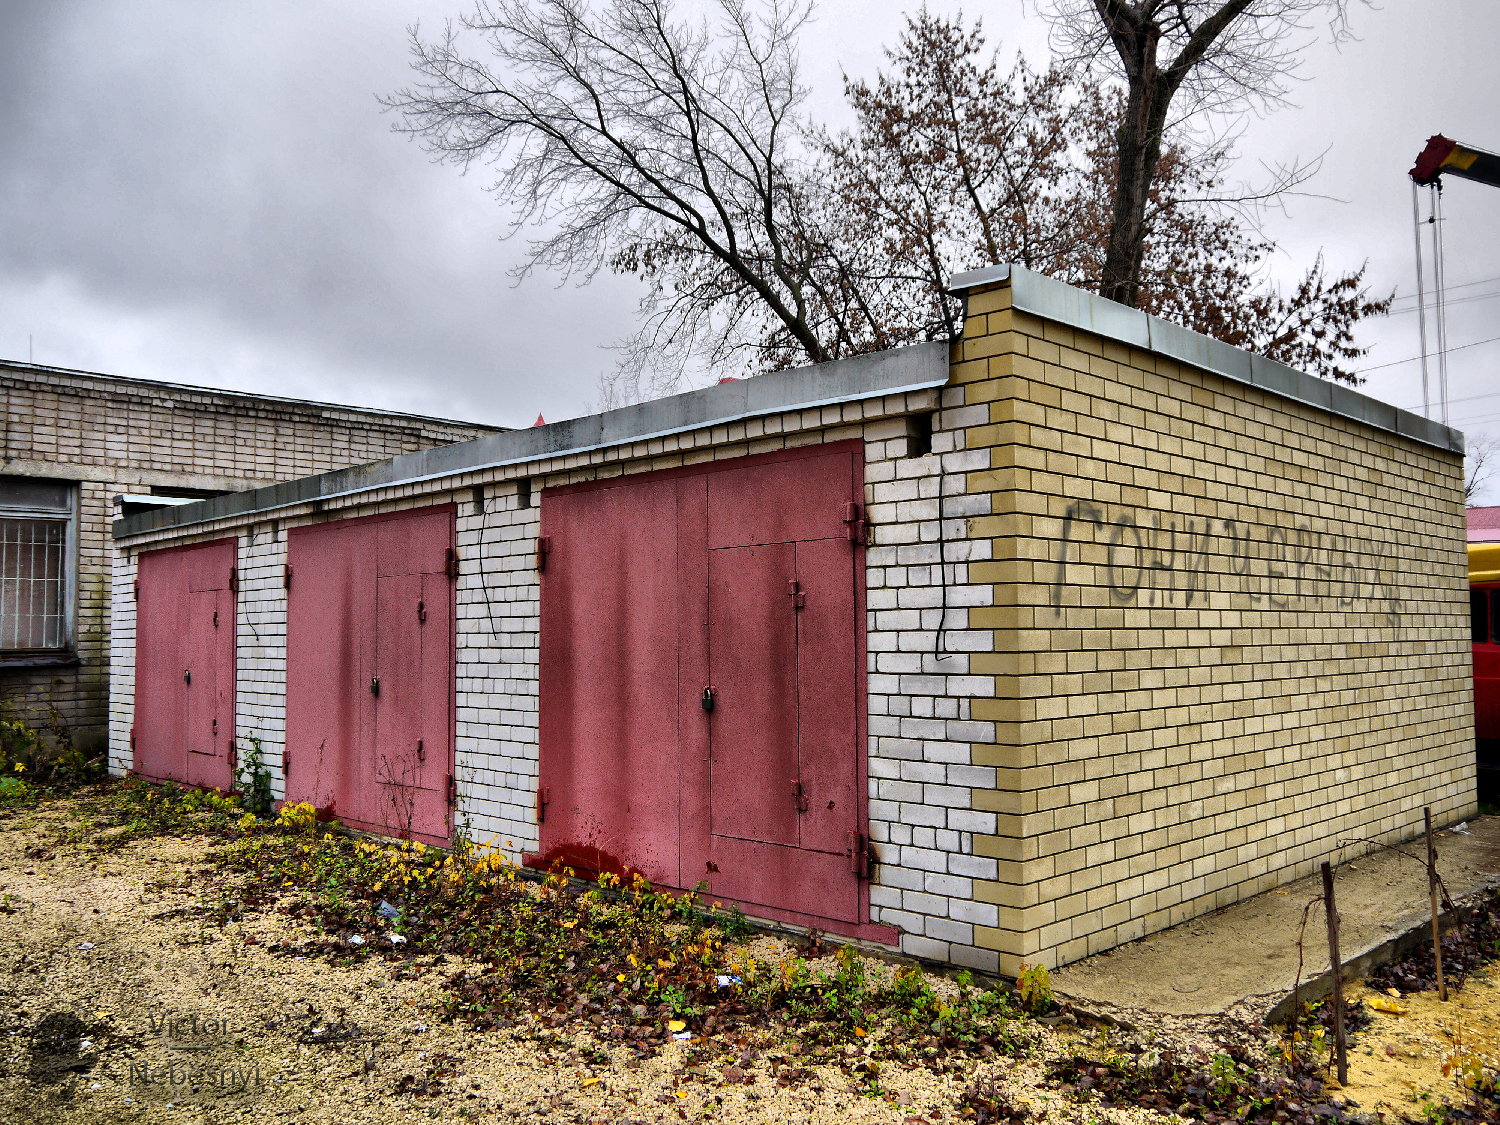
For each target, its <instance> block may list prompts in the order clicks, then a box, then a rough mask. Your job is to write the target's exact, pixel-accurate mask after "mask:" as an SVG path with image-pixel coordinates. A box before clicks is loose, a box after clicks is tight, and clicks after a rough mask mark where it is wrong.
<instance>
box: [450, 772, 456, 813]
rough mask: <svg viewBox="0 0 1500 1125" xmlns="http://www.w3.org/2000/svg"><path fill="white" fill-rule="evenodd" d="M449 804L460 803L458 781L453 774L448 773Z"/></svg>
mask: <svg viewBox="0 0 1500 1125" xmlns="http://www.w3.org/2000/svg"><path fill="white" fill-rule="evenodd" d="M448 804H449V805H450V806H451V805H456V804H458V782H456V781H454V780H453V775H452V774H451V773H450V774H449V775H448Z"/></svg>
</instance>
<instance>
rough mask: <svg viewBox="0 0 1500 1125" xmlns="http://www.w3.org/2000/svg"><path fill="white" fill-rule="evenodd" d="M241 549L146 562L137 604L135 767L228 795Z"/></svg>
mask: <svg viewBox="0 0 1500 1125" xmlns="http://www.w3.org/2000/svg"><path fill="white" fill-rule="evenodd" d="M235 561H236V542H235V540H233V539H221V540H216V541H214V542H212V543H205V544H201V545H196V546H193V547H186V548H174V549H169V550H164V551H150V552H146V553H144V554H142V555H141V557H140V561H139V567H138V570H137V580H138V582H139V591H140V593H139V596H138V599H137V604H136V691H135V741H136V748H135V768H136V770H137V772H139V773H140V774H142V775H143V776H145V777H149V778H153V779H155V780H168V779H171V780H175V781H181V782H184V783H186V784H189V785H200V786H204V787H216V788H219V789H225V790H227V789H230V788H232V786H233V783H234V778H233V765H232V762H231V755H230V746H231V745H232V741H233V737H234V669H235V659H234V657H235V651H234V646H235V600H234V594H233V593H232V591H231V590H230V576H231V574H232V573H233V570H234V566H235Z"/></svg>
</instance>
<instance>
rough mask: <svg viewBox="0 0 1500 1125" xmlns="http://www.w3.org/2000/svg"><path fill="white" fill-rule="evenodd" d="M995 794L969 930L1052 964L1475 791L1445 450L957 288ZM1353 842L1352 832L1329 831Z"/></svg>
mask: <svg viewBox="0 0 1500 1125" xmlns="http://www.w3.org/2000/svg"><path fill="white" fill-rule="evenodd" d="M952 371H953V380H954V383H955V384H961V385H963V387H964V390H965V394H966V401H967V402H968V403H969V404H971V405H972V404H974V403H977V402H987V403H988V404H989V422H988V424H987V425H981V426H974V427H970V428H969V429H968V430H967V434H966V441H967V446H968V448H969V449H971V450H973V449H976V448H978V447H980V446H988V447H989V450H990V467H989V469H988V470H985V471H978V472H973V473H971V474H969V477H968V481H967V485H968V490H969V491H970V492H971V493H987V494H989V496H990V501H991V503H990V511H991V512H992V513H993V514H992V515H989V516H986V517H982V518H976V519H973V520H971V521H970V524H969V534H970V537H971V538H975V539H986V540H989V541H990V544H991V555H990V557H991V558H992V559H993V561H992V562H988V563H984V564H976V565H974V566H972V567H971V570H970V581H982V582H985V583H993V590H994V598H993V607H990V608H984V609H979V610H975V611H974V613H973V615H972V618H971V627H973V628H993V629H994V630H995V638H996V639H995V652H994V653H993V654H991V655H980V654H976V656H975V657H974V663H973V670H974V672H975V673H976V674H993V675H994V676H995V677H996V681H995V682H996V689H995V697H994V699H993V700H976V701H975V702H974V705H973V706H974V718H976V719H985V720H992V721H993V722H994V723H995V724H996V742H995V744H994V745H975V746H974V748H973V751H974V764H975V765H993V766H994V767H996V769H997V783H996V788H995V790H994V791H993V792H989V793H985V792H978V791H976V793H975V794H974V804H975V807H976V808H989V809H992V810H993V811H995V812H996V813H998V814H999V816H998V828H997V832H996V835H995V836H993V837H984V838H976V840H975V853H976V854H981V855H989V856H993V857H995V858H997V859H998V860H999V861H1000V862H999V867H998V870H999V878H998V879H997V880H996V881H995V882H993V883H988V882H986V883H979V884H976V887H975V897H976V899H978V900H980V901H985V902H994V903H997V904H998V905H999V907H1000V909H999V925H998V926H997V927H995V928H992V929H991V928H984V927H977V928H976V936H975V941H976V944H977V945H979V946H982V947H984V948H987V949H992V950H996V951H998V952H999V954H1000V966H1001V970H1002V971H1003V972H1008V973H1014V972H1016V971H1017V970H1018V969H1019V967H1020V963H1021V961H1023V960H1029V961H1033V962H1034V961H1042V962H1044V963H1047V964H1052V965H1057V964H1062V963H1066V962H1068V961H1071V960H1075V959H1077V958H1079V957H1083V956H1087V955H1088V954H1091V953H1094V952H1097V951H1099V950H1102V949H1106V948H1108V947H1110V946H1113V945H1116V944H1118V943H1120V942H1123V941H1128V940H1131V939H1133V938H1137V937H1140V936H1142V935H1143V934H1146V933H1150V932H1153V931H1155V930H1160V929H1163V928H1165V927H1167V926H1171V925H1174V924H1176V923H1178V922H1181V921H1183V920H1185V919H1187V918H1190V917H1193V916H1195V915H1198V914H1202V913H1205V912H1207V911H1211V910H1214V909H1217V908H1219V907H1222V906H1224V905H1226V904H1228V903H1230V902H1233V901H1235V900H1237V899H1240V898H1243V897H1245V896H1248V895H1251V894H1255V893H1257V892H1259V891H1262V890H1265V889H1266V888H1268V887H1271V886H1273V885H1275V884H1277V883H1280V882H1284V881H1286V880H1289V879H1291V878H1295V877H1298V876H1301V875H1304V874H1307V873H1309V872H1310V871H1312V870H1313V869H1314V868H1315V866H1316V865H1317V864H1318V863H1319V862H1321V861H1322V860H1323V859H1325V858H1328V857H1330V856H1332V855H1335V854H1336V853H1337V852H1338V849H1339V847H1340V842H1341V841H1347V840H1353V839H1355V838H1380V839H1383V840H1395V839H1402V838H1406V837H1409V836H1410V835H1411V834H1412V833H1413V831H1414V829H1415V828H1416V827H1417V826H1419V825H1420V824H1421V819H1422V813H1421V810H1422V807H1423V806H1424V805H1431V806H1432V809H1433V814H1434V816H1435V817H1436V818H1437V819H1438V821H1439V822H1448V821H1452V820H1456V819H1458V818H1460V817H1462V816H1466V815H1469V814H1470V813H1472V812H1473V811H1474V808H1475V799H1474V749H1473V707H1472V699H1471V681H1470V678H1469V676H1470V673H1469V635H1468V623H1467V577H1466V573H1465V571H1464V569H1463V553H1462V549H1461V547H1455V544H1461V543H1462V542H1463V538H1464V534H1463V526H1464V508H1463V487H1462V458H1461V457H1459V456H1458V455H1457V454H1451V453H1445V452H1443V451H1440V450H1438V449H1435V448H1433V447H1430V446H1427V445H1424V444H1421V443H1418V442H1414V441H1410V440H1408V439H1405V438H1401V437H1397V436H1395V435H1393V434H1389V433H1385V432H1383V431H1380V430H1376V429H1373V428H1371V427H1367V426H1365V425H1363V424H1362V423H1358V422H1354V421H1349V420H1346V419H1343V418H1340V417H1338V416H1336V415H1332V414H1329V413H1326V412H1324V411H1321V410H1319V409H1317V408H1316V407H1313V406H1309V405H1305V404H1302V403H1299V402H1295V401H1292V400H1289V399H1284V398H1280V397H1278V396H1275V395H1271V394H1268V393H1265V392H1262V391H1260V390H1257V389H1255V388H1252V387H1248V386H1244V385H1242V384H1239V383H1235V382H1232V381H1230V380H1227V379H1224V378H1222V377H1220V376H1218V375H1215V374H1212V373H1208V372H1204V371H1200V370H1197V369H1195V368H1192V367H1188V366H1184V365H1182V364H1179V363H1176V362H1173V361H1171V360H1167V359H1163V358H1160V357H1157V356H1154V355H1151V354H1149V353H1146V352H1142V351H1139V350H1136V349H1132V348H1129V347H1127V346H1125V345H1122V344H1119V343H1116V342H1114V341H1110V340H1107V339H1103V338H1101V337H1098V336H1095V335H1092V334H1090V333H1087V332H1083V331H1079V330H1075V329H1072V328H1069V327H1066V326H1062V325H1059V324H1056V323H1052V322H1044V321H1042V320H1040V319H1038V318H1036V317H1033V316H1030V315H1028V314H1025V313H1023V312H1020V311H1018V310H1013V309H1012V308H1011V305H1010V290H1009V287H1008V286H1007V285H1004V284H1002V285H996V286H990V287H987V288H984V289H981V290H977V291H974V292H972V293H971V294H970V297H969V307H968V318H967V321H966V324H965V330H964V337H963V340H962V342H961V344H959V345H956V346H955V349H954V357H953V367H952ZM1368 847H1369V845H1365V844H1353V845H1350V846H1349V848H1348V849H1346V851H1345V852H1344V854H1345V855H1349V854H1359V852H1361V851H1363V850H1367V849H1368Z"/></svg>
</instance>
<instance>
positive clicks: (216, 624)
mask: <svg viewBox="0 0 1500 1125" xmlns="http://www.w3.org/2000/svg"><path fill="white" fill-rule="evenodd" d="M218 627H219V611H218V610H214V628H215V629H217V628H218Z"/></svg>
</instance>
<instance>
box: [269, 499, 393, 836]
mask: <svg viewBox="0 0 1500 1125" xmlns="http://www.w3.org/2000/svg"><path fill="white" fill-rule="evenodd" d="M374 548H375V534H374V527H373V526H372V525H371V524H369V523H365V522H363V521H357V522H356V521H350V522H349V524H348V525H347V526H341V525H340V524H336V523H335V524H320V525H316V526H313V527H298V528H293V529H292V530H291V532H290V533H289V534H288V537H287V559H288V562H289V565H290V566H291V568H292V579H291V585H290V587H289V588H288V590H287V620H286V634H287V644H286V654H287V655H286V751H287V763H286V766H287V769H286V799H287V800H288V801H290V802H298V801H306V802H308V803H310V804H313V805H315V806H317V807H318V808H319V809H323V810H327V811H328V813H329V814H330V815H336V816H339V817H342V818H344V819H346V820H349V821H353V822H369V821H370V820H371V819H372V815H373V814H374V813H375V812H376V811H377V808H378V801H377V800H375V799H374V795H373V791H372V783H373V780H374V779H373V777H371V776H368V775H367V771H366V768H365V766H366V762H365V755H364V750H365V747H366V746H367V745H368V743H369V741H370V740H371V739H372V738H373V733H374V726H375V719H374V714H373V710H374V702H373V699H372V697H371V693H370V691H369V684H370V680H371V678H372V677H373V676H374V675H375V669H374V660H373V653H371V652H370V651H369V650H370V649H371V647H372V645H373V632H374V627H375V583H374Z"/></svg>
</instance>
